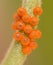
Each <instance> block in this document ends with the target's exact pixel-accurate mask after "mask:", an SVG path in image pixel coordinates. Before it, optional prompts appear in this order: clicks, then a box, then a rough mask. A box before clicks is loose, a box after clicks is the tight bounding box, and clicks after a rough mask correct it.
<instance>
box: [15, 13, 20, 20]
mask: <svg viewBox="0 0 53 65" xmlns="http://www.w3.org/2000/svg"><path fill="white" fill-rule="evenodd" d="M14 20H15V21H19V20H20V17H19V16H18V14H17V13H15V14H14Z"/></svg>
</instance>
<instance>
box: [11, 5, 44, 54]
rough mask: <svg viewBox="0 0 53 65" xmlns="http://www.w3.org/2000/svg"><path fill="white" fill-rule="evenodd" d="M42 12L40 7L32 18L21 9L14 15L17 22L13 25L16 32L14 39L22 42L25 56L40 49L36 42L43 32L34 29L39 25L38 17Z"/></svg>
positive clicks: (35, 10) (34, 11)
mask: <svg viewBox="0 0 53 65" xmlns="http://www.w3.org/2000/svg"><path fill="white" fill-rule="evenodd" d="M42 12H43V10H42V8H41V7H39V6H38V7H35V8H34V10H33V14H34V16H30V14H29V13H28V12H27V10H26V9H25V8H24V7H20V8H18V10H17V12H16V13H15V15H14V20H15V22H13V23H12V28H13V30H16V32H15V33H14V39H15V40H17V41H20V42H21V44H22V46H23V48H22V51H23V53H24V54H30V53H31V52H32V50H34V49H36V48H37V47H38V44H37V42H36V41H35V40H36V39H38V38H40V37H41V31H40V30H38V29H34V27H35V26H37V25H38V24H39V18H38V17H37V15H38V16H40V15H41V14H42Z"/></svg>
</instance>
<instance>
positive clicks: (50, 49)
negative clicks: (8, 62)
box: [0, 0, 53, 65]
mask: <svg viewBox="0 0 53 65" xmlns="http://www.w3.org/2000/svg"><path fill="white" fill-rule="evenodd" d="M42 1H43V5H42V7H43V10H44V13H43V15H42V16H41V17H40V24H39V26H38V29H40V30H41V31H42V34H43V35H42V38H41V39H39V40H38V45H39V48H38V49H37V50H35V51H33V53H32V54H31V55H30V56H29V57H28V59H27V60H26V62H25V64H24V65H53V1H52V0H42ZM19 6H21V0H0V62H1V60H2V59H3V57H4V55H5V53H6V51H7V48H8V47H9V45H10V43H11V40H12V38H13V30H12V29H11V23H12V22H13V14H14V13H15V12H16V10H17V8H18V7H19Z"/></svg>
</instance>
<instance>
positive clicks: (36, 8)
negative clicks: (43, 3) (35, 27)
mask: <svg viewBox="0 0 53 65" xmlns="http://www.w3.org/2000/svg"><path fill="white" fill-rule="evenodd" d="M33 13H34V14H35V15H41V14H42V13H43V10H42V8H41V7H39V6H37V7H35V8H34V10H33Z"/></svg>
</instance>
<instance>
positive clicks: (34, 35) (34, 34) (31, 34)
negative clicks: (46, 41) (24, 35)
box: [29, 30, 36, 39]
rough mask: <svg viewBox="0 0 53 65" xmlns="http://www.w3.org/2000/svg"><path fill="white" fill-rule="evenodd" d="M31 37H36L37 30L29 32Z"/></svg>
mask: <svg viewBox="0 0 53 65" xmlns="http://www.w3.org/2000/svg"><path fill="white" fill-rule="evenodd" d="M29 38H31V39H35V38H36V32H35V30H33V31H32V32H31V33H30V34H29Z"/></svg>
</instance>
